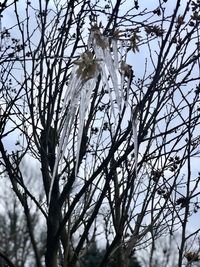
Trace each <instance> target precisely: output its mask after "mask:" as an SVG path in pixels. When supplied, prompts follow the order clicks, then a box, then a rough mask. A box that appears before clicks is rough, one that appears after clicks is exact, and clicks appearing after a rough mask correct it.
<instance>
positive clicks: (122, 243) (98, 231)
mask: <svg viewBox="0 0 200 267" xmlns="http://www.w3.org/2000/svg"><path fill="white" fill-rule="evenodd" d="M154 4H155V7H153V8H152V7H148V4H146V2H145V4H144V1H134V2H133V3H132V2H131V3H129V1H121V0H116V1H109V0H108V1H107V2H104V1H86V0H80V1H70V0H69V1H65V2H62V1H44V2H43V1H38V2H37V1H35V2H34V3H32V2H29V1H28V2H26V3H25V2H24V1H17V2H15V3H14V4H13V5H11V6H10V7H9V8H6V9H5V12H3V13H2V14H3V16H6V14H8V13H7V12H9V10H11V11H14V14H15V17H14V18H13V23H11V25H9V26H7V25H6V24H5V23H4V20H3V18H4V17H3V18H1V21H2V22H1V23H2V29H1V72H0V78H1V91H0V92H1V104H2V105H1V121H0V125H1V132H0V134H1V140H0V152H1V163H2V166H3V170H4V171H6V172H7V174H8V176H9V179H10V181H11V184H12V187H13V190H14V192H15V194H16V197H17V198H18V199H19V201H20V203H21V205H22V207H23V209H24V213H25V216H26V221H27V227H28V229H29V234H30V240H31V243H32V247H33V251H34V255H35V260H36V264H37V266H38V267H40V266H43V263H42V262H41V258H40V255H39V251H38V247H37V242H36V239H35V235H34V232H33V231H32V221H31V210H30V206H29V201H30V199H31V200H32V202H33V203H34V204H35V206H36V207H37V208H38V209H39V210H40V212H41V215H42V216H43V217H44V218H45V220H46V227H47V230H46V232H47V241H46V254H45V266H48V267H55V266H65V267H66V266H70V267H72V266H78V263H79V260H80V258H81V257H82V255H84V252H85V251H86V248H87V247H88V246H89V244H90V243H91V242H93V240H94V238H99V239H101V238H102V237H103V239H104V242H105V243H106V253H105V255H104V259H103V260H102V262H101V264H100V266H101V267H103V266H106V264H107V263H108V262H109V261H110V260H113V259H115V260H116V261H117V263H118V266H120V267H121V266H123V267H126V266H128V264H129V260H130V258H131V255H132V254H133V252H134V251H135V250H137V249H139V248H141V247H143V246H148V245H149V246H153V245H154V242H155V240H156V239H157V238H159V237H160V236H161V235H162V234H163V233H170V234H173V233H174V232H175V231H176V230H177V229H180V228H181V233H182V239H181V241H180V242H179V245H178V249H179V263H178V266H179V267H180V266H182V262H183V259H184V255H185V252H186V247H187V245H186V244H187V240H188V239H190V238H191V237H192V236H194V235H198V234H199V229H200V228H198V229H197V230H196V231H195V232H194V233H193V234H192V235H191V234H188V231H187V230H188V229H187V228H188V225H189V223H190V218H192V214H193V212H194V208H195V210H196V211H197V212H198V195H199V192H198V189H199V181H200V176H199V174H198V167H197V165H196V164H195V160H196V158H198V156H199V142H200V136H199V132H198V127H199V120H200V116H199V93H200V87H199V86H200V85H199V52H200V51H199V22H200V13H199V12H200V10H199V9H200V5H199V3H198V2H197V3H196V2H194V1H190V0H189V1H184V3H183V1H180V0H177V1H176V2H174V1H173V3H172V2H171V1H167V0H163V1H155V2H154ZM22 5H23V11H22ZM24 5H25V11H24ZM142 5H146V6H144V7H143V6H142ZM17 134H18V135H19V138H18V141H17V147H16V150H15V151H14V149H13V151H14V152H9V151H7V148H6V146H7V142H8V141H7V140H8V138H9V137H10V136H13V135H15V136H16V135H17ZM27 154H29V155H31V156H32V157H33V158H34V159H36V160H37V161H39V162H40V166H41V176H38V181H37V182H38V183H39V181H41V180H42V182H43V189H44V198H45V200H44V202H42V203H41V202H40V201H39V200H38V198H37V197H36V196H35V193H34V191H33V190H32V189H31V188H30V186H29V185H28V184H26V183H25V182H24V177H23V175H22V173H21V172H20V167H19V165H20V162H21V160H22V159H23V158H24V157H25V156H26V155H27ZM40 177H41V178H40ZM40 179H41V180H40ZM194 206H195V207H194Z"/></svg>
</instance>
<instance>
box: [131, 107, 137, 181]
mask: <svg viewBox="0 0 200 267" xmlns="http://www.w3.org/2000/svg"><path fill="white" fill-rule="evenodd" d="M137 116H138V114H137V108H135V109H134V110H133V114H132V131H133V142H134V159H135V175H136V177H137V165H138V134H137V124H138V121H137Z"/></svg>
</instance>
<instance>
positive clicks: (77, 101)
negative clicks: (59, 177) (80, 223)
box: [49, 27, 138, 202]
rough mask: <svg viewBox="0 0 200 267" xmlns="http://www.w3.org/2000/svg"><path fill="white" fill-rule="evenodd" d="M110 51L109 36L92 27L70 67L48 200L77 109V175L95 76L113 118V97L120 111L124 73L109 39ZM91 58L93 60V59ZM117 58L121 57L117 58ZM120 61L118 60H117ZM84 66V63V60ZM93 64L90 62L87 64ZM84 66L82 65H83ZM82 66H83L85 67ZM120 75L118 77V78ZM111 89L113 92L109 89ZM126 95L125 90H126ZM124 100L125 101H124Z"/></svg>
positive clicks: (112, 42)
mask: <svg viewBox="0 0 200 267" xmlns="http://www.w3.org/2000/svg"><path fill="white" fill-rule="evenodd" d="M111 45H112V52H111V50H110V45H109V39H108V38H107V37H104V36H103V35H102V34H101V33H100V30H99V29H98V28H97V27H96V28H95V29H93V30H91V34H90V37H89V40H88V54H87V53H85V55H84V54H83V55H84V56H83V55H81V57H80V60H79V61H76V62H74V63H75V64H74V67H73V69H72V73H71V78H70V80H69V84H68V87H67V90H66V93H65V96H64V102H63V108H62V110H61V116H60V117H61V118H64V121H63V123H62V125H60V136H61V138H60V141H59V147H58V151H57V158H56V161H55V166H54V170H53V176H52V180H51V184H50V191H49V202H50V199H51V194H52V188H53V184H54V181H55V177H56V173H57V170H58V167H59V164H60V163H62V160H63V157H64V155H65V153H66V148H67V144H68V143H69V137H70V133H71V129H72V127H73V125H74V120H75V117H76V114H77V111H78V109H79V113H78V121H79V124H78V126H79V127H78V133H77V147H76V167H75V175H77V171H78V164H79V162H78V161H79V157H80V149H81V141H82V137H83V130H84V122H85V117H86V114H87V110H88V107H89V105H90V99H91V94H92V91H93V90H94V88H95V86H96V83H97V77H98V75H99V74H101V83H102V86H103V87H105V89H106V90H107V91H108V92H109V97H110V103H111V112H112V115H113V117H114V119H116V114H115V112H116V108H115V107H114V104H113V102H114V101H113V97H112V95H113V94H114V97H115V99H116V103H117V107H118V114H119V115H120V114H121V109H122V100H123V96H124V93H123V89H124V83H125V73H124V71H120V68H121V65H120V66H119V59H118V40H117V39H116V38H115V39H114V38H113V39H112V40H111ZM91 48H92V50H93V53H94V59H91V62H92V64H93V62H95V63H94V68H95V71H94V72H93V71H92V73H88V75H86V77H84V75H83V74H84V73H82V72H81V71H82V69H81V68H82V65H83V63H84V62H83V60H84V59H85V58H86V59H87V56H88V55H89V56H88V57H89V60H90V57H91V54H92V53H91V52H89V50H90V49H91ZM93 60H94V61H93ZM120 61H121V60H120ZM121 62H122V61H121ZM86 65H87V62H86ZM91 66H92V67H93V65H91ZM83 69H84V66H83ZM85 69H86V68H85ZM109 76H110V79H109ZM119 76H120V77H121V80H120V79H119ZM129 87H130V79H129V81H128V85H127V90H129ZM112 88H113V91H112ZM127 94H128V92H127ZM126 101H127V100H126ZM136 118H137V114H136V111H135V112H133V118H132V125H133V126H132V127H133V137H134V153H135V169H136V172H137V161H138V151H137V150H138V141H137V119H136Z"/></svg>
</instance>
